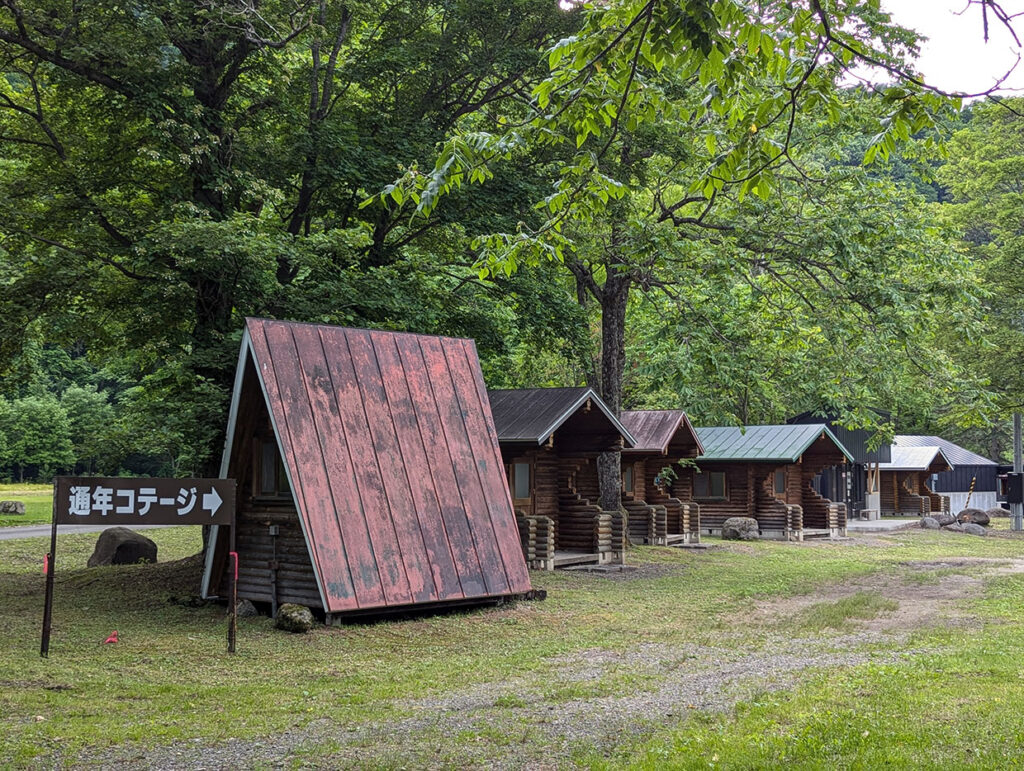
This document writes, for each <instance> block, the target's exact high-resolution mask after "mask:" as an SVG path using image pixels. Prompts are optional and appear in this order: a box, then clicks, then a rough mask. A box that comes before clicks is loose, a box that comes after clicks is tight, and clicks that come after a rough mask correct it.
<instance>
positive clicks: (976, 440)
mask: <svg viewBox="0 0 1024 771" xmlns="http://www.w3.org/2000/svg"><path fill="white" fill-rule="evenodd" d="M1022 111H1024V100H1021V99H1017V98H1014V99H1007V100H1005V101H1001V102H999V103H994V104H979V105H976V106H974V107H973V108H972V111H971V115H970V119H969V120H968V121H967V122H966V125H965V126H964V127H963V128H962V129H961V130H960V131H958V132H957V133H956V134H955V135H954V136H953V138H952V140H951V141H950V143H949V159H948V161H947V162H946V163H945V165H943V166H942V167H941V168H940V169H939V170H938V172H937V176H938V178H939V180H940V181H941V182H943V183H944V184H945V185H947V186H948V188H949V190H950V193H951V194H952V199H953V202H952V204H951V205H946V206H943V207H942V208H941V213H942V214H943V215H945V217H946V218H947V226H948V227H949V228H950V229H951V230H954V231H956V232H959V233H960V234H961V235H962V239H963V243H964V244H965V246H966V248H967V249H968V250H969V252H970V254H971V256H972V258H973V260H974V264H975V266H976V269H977V270H978V274H979V278H980V280H981V282H982V283H983V285H984V286H985V288H986V290H987V292H988V296H987V297H986V302H985V306H986V310H987V315H986V319H985V324H984V327H983V328H982V329H981V331H980V334H979V336H978V341H977V344H976V345H974V346H972V347H971V349H970V352H969V354H968V356H964V355H963V353H960V356H961V358H962V359H964V365H965V366H967V367H970V368H971V369H972V370H973V371H975V372H977V373H978V374H979V375H980V376H983V377H985V378H987V379H988V380H989V382H990V389H991V391H992V392H993V393H994V394H995V395H996V398H997V400H998V401H997V404H998V407H999V411H1000V412H1001V413H1002V414H1003V415H1005V414H1007V413H1009V412H1019V411H1021V410H1022V409H1024V374H1022V373H1021V372H1020V370H1019V368H1018V367H1017V366H1015V362H1017V361H1019V360H1020V358H1021V357H1022V356H1024V323H1022V319H1024V277H1022V270H1021V269H1022V268H1024V238H1022V236H1021V230H1020V223H1021V222H1022V221H1024V198H1022V192H1024V188H1022V179H1024V121H1022V120H1021V113H1022ZM949 348H950V349H951V350H954V351H956V349H955V347H954V346H949ZM970 439H973V442H970V443H971V444H974V445H975V446H978V447H979V448H980V449H983V451H984V452H985V453H986V454H988V455H990V456H992V457H999V456H1000V455H1002V454H1005V453H1007V452H1008V451H1009V449H1010V436H1009V433H1008V430H1007V426H1006V424H1005V421H1004V422H1003V423H1001V424H998V425H995V426H987V427H985V430H983V431H982V432H980V433H978V432H975V433H974V435H973V436H970Z"/></svg>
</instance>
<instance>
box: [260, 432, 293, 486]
mask: <svg viewBox="0 0 1024 771" xmlns="http://www.w3.org/2000/svg"><path fill="white" fill-rule="evenodd" d="M259 461H260V465H259V480H258V481H259V488H258V489H259V494H260V495H264V496H275V497H283V496H288V495H291V486H290V485H289V484H288V474H287V473H286V472H285V470H284V462H283V461H282V460H281V453H280V452H278V449H277V442H261V443H260V457H259Z"/></svg>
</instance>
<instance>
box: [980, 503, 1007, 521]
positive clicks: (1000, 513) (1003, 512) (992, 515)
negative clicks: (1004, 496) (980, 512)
mask: <svg viewBox="0 0 1024 771" xmlns="http://www.w3.org/2000/svg"><path fill="white" fill-rule="evenodd" d="M985 513H986V514H988V517H989V519H990V520H992V519H996V518H997V517H1008V516H1010V512H1009V510H1008V509H1004V508H1003V507H1002V506H996V507H995V508H993V509H986V510H985Z"/></svg>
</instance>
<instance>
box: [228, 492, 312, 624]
mask: <svg viewBox="0 0 1024 771" xmlns="http://www.w3.org/2000/svg"><path fill="white" fill-rule="evenodd" d="M271 525H277V527H278V535H277V536H272V535H270V526H271ZM237 546H238V554H239V560H238V562H239V564H238V597H239V598H240V599H245V600H251V601H252V602H271V603H272V602H274V601H275V599H276V602H277V603H278V604H280V603H284V602H295V603H298V604H299V605H306V606H308V607H311V608H319V609H323V601H322V600H321V598H320V591H319V589H317V585H316V577H315V576H314V574H313V564H312V563H311V562H310V559H309V549H308V548H307V546H306V539H305V538H304V537H303V534H302V527H301V525H300V524H299V515H298V512H296V510H295V504H294V503H293V502H292V501H291V500H290V499H289V500H285V499H274V500H265V501H264V500H260V499H254V500H245V501H243V503H242V505H241V509H240V510H239V512H238V537H237ZM275 548H276V551H275ZM275 555H276V556H275ZM275 564H276V567H277V587H276V598H275V596H274V586H273V568H274V566H275ZM229 589H230V586H229V581H228V577H227V571H225V572H224V574H223V576H222V579H221V584H220V587H219V589H218V592H217V593H218V594H220V595H221V596H222V597H226V596H228V592H229Z"/></svg>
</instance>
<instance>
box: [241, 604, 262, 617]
mask: <svg viewBox="0 0 1024 771" xmlns="http://www.w3.org/2000/svg"><path fill="white" fill-rule="evenodd" d="M259 614H260V612H259V611H258V610H256V606H255V605H253V604H252V603H251V602H250V601H249V600H239V601H238V604H237V605H236V606H235V615H236V616H238V617H239V618H253V617H254V616H258V615H259Z"/></svg>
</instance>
